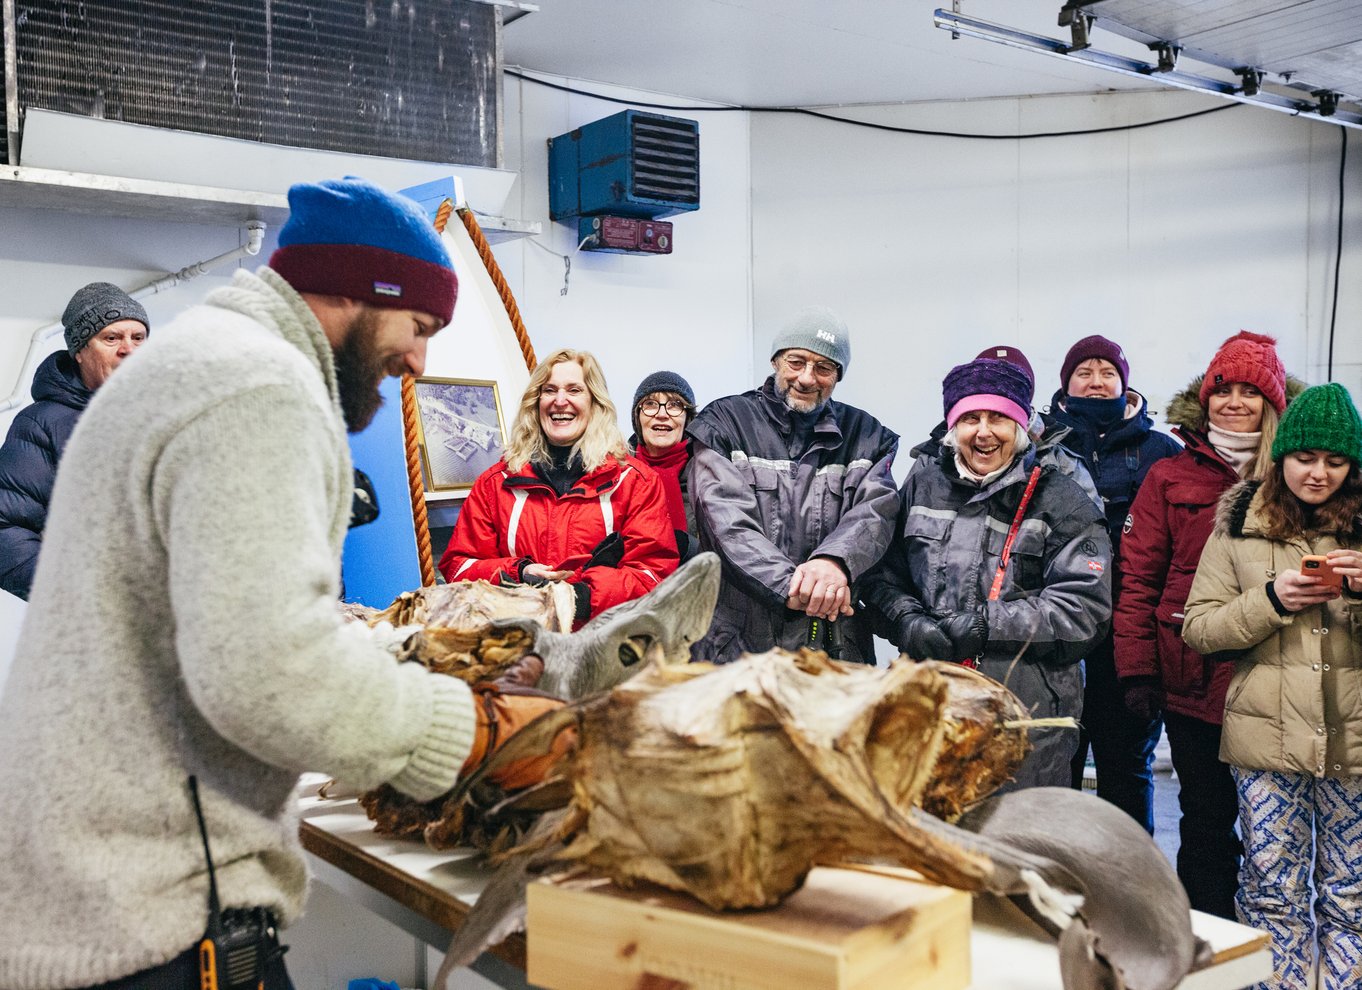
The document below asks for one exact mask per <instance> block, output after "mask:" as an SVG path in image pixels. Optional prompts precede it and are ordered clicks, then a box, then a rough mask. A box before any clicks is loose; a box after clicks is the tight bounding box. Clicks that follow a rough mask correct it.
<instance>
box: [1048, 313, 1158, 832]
mask: <svg viewBox="0 0 1362 990" xmlns="http://www.w3.org/2000/svg"><path fill="white" fill-rule="evenodd" d="M1050 412H1051V414H1052V415H1053V416H1054V418H1055V419H1056V420H1058V421H1059V422H1060V423H1063V424H1064V425H1065V426H1067V427H1069V429H1070V430H1071V431H1072V432H1070V434H1069V435H1068V436H1067V437H1066V438H1065V440H1064V443H1065V444H1066V445H1067V446H1068V447H1069V448H1070V449H1071V450H1073V452H1074V453H1076V454H1077V455H1078V456H1079V457H1081V458H1083V462H1084V463H1085V464H1086V465H1087V466H1088V470H1089V471H1090V472H1092V477H1093V480H1094V481H1095V482H1096V483H1097V492H1098V494H1099V495H1101V496H1102V502H1103V503H1104V505H1105V508H1106V521H1107V532H1108V534H1109V535H1110V536H1111V544H1112V553H1111V559H1112V564H1113V567H1112V571H1113V573H1112V576H1111V577H1112V589H1113V594H1115V593H1116V592H1117V591H1118V590H1119V578H1120V575H1119V573H1116V572H1117V567H1116V566H1115V565H1116V564H1117V563H1118V562H1119V560H1120V553H1121V533H1122V527H1123V526H1124V525H1125V523H1126V517H1127V516H1128V515H1129V514H1130V507H1131V504H1132V503H1133V502H1134V501H1135V494H1136V493H1137V492H1138V491H1139V490H1140V485H1141V484H1142V483H1143V481H1144V477H1145V475H1146V474H1148V473H1149V469H1150V468H1151V467H1152V466H1153V465H1154V463H1155V462H1157V461H1160V460H1162V459H1163V458H1165V457H1172V456H1173V455H1174V454H1176V453H1178V451H1180V450H1181V449H1182V448H1181V447H1180V446H1179V445H1178V442H1177V441H1176V440H1174V439H1173V438H1172V437H1170V436H1169V435H1168V434H1166V433H1160V432H1159V431H1158V430H1155V429H1154V420H1153V419H1152V418H1151V417H1150V415H1149V404H1148V403H1147V402H1146V401H1145V398H1144V396H1143V395H1141V394H1140V393H1139V392H1137V391H1135V390H1134V389H1132V388H1131V387H1130V362H1129V361H1128V360H1127V358H1126V356H1125V352H1124V351H1123V350H1122V349H1121V347H1120V345H1119V344H1117V343H1116V342H1115V341H1112V340H1108V339H1107V338H1106V337H1103V336H1101V335H1100V334H1093V335H1091V336H1088V337H1084V338H1083V339H1082V340H1080V341H1078V342H1077V343H1075V344H1074V345H1073V347H1071V348H1069V352H1068V353H1067V354H1066V355H1065V356H1064V363H1063V365H1062V367H1061V369H1060V387H1059V390H1058V391H1057V392H1055V395H1054V398H1053V399H1052V400H1051V403H1050ZM1112 650H1113V647H1112V637H1111V633H1110V632H1108V633H1107V634H1106V636H1104V637H1103V638H1102V640H1101V641H1100V642H1099V643H1098V644H1097V645H1096V646H1094V647H1093V650H1092V651H1091V652H1090V653H1089V654H1088V656H1087V657H1086V658H1085V660H1084V675H1085V685H1084V690H1083V722H1082V733H1081V735H1080V736H1079V741H1078V752H1077V754H1075V756H1074V761H1073V767H1072V769H1073V775H1072V784H1073V786H1074V787H1075V788H1079V787H1082V784H1083V768H1084V765H1085V764H1086V762H1087V754H1088V746H1089V744H1091V746H1092V754H1093V763H1094V765H1095V766H1096V769H1097V796H1098V797H1101V798H1105V799H1106V800H1108V801H1110V802H1111V803H1112V804H1114V805H1116V806H1117V807H1119V808H1121V809H1122V810H1124V811H1126V812H1127V813H1128V814H1129V815H1130V816H1131V817H1132V818H1134V819H1135V820H1136V821H1137V822H1139V823H1140V824H1141V825H1143V826H1144V827H1145V830H1146V831H1147V832H1149V834H1150V835H1153V834H1154V774H1153V758H1154V746H1155V745H1156V744H1157V743H1158V740H1159V735H1160V733H1161V732H1162V729H1163V723H1162V721H1161V720H1160V719H1159V718H1151V719H1145V718H1141V717H1140V716H1138V715H1135V714H1134V713H1133V712H1131V711H1130V710H1129V709H1128V708H1126V705H1125V701H1124V696H1123V693H1122V691H1121V688H1120V685H1119V683H1118V682H1117V679H1116V662H1115V658H1114V655H1113V652H1112Z"/></svg>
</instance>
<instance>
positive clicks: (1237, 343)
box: [1197, 330, 1286, 415]
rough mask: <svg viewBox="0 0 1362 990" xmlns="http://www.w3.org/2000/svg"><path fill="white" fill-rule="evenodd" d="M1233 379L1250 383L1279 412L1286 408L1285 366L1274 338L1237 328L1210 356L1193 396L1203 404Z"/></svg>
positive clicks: (1230, 383)
mask: <svg viewBox="0 0 1362 990" xmlns="http://www.w3.org/2000/svg"><path fill="white" fill-rule="evenodd" d="M1235 382H1243V383H1244V384H1246V385H1252V386H1254V387H1255V388H1256V389H1258V391H1259V392H1262V393H1263V398H1264V399H1266V400H1267V401H1268V404H1269V405H1271V406H1272V408H1273V409H1275V410H1277V414H1278V415H1281V412H1282V410H1284V409H1285V408H1286V368H1284V367H1282V359H1281V358H1279V357H1278V356H1277V338H1275V337H1269V336H1267V335H1266V334H1261V333H1251V332H1249V331H1248V330H1240V331H1239V332H1238V333H1237V334H1235V335H1234V336H1233V337H1231V338H1230V339H1229V340H1227V341H1225V342H1224V343H1223V344H1221V345H1220V350H1218V351H1216V352H1215V357H1213V358H1211V366H1210V367H1209V368H1207V369H1206V377H1205V378H1203V379H1202V380H1201V391H1200V393H1198V395H1197V398H1199V399H1200V400H1201V404H1202V405H1203V406H1205V405H1206V401H1207V400H1208V399H1209V398H1210V397H1211V392H1212V391H1214V390H1215V389H1216V388H1217V387H1218V386H1220V385H1232V384H1234V383H1235Z"/></svg>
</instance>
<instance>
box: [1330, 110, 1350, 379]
mask: <svg viewBox="0 0 1362 990" xmlns="http://www.w3.org/2000/svg"><path fill="white" fill-rule="evenodd" d="M1339 131H1340V132H1341V133H1342V134H1343V147H1342V149H1341V150H1340V151H1339V155H1338V237H1337V239H1336V240H1335V241H1334V308H1333V312H1332V313H1330V314H1329V362H1328V365H1327V367H1326V371H1327V374H1326V375H1325V379H1324V380H1325V381H1329V382H1331V381H1333V380H1334V328H1335V327H1336V326H1337V325H1338V272H1339V268H1340V266H1341V264H1342V261H1343V177H1344V175H1346V174H1347V169H1348V129H1347V128H1346V127H1340V128H1339Z"/></svg>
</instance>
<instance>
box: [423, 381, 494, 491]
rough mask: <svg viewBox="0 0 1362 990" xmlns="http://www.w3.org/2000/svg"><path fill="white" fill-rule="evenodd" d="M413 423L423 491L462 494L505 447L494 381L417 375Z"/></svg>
mask: <svg viewBox="0 0 1362 990" xmlns="http://www.w3.org/2000/svg"><path fill="white" fill-rule="evenodd" d="M415 385H416V411H417V416H416V421H417V435H418V445H419V446H420V449H421V475H422V477H423V479H424V481H425V486H426V491H427V492H464V493H467V492H468V490H469V489H470V488H472V487H473V482H474V481H476V480H477V479H478V476H479V475H480V474H482V473H483V472H484V471H486V470H487V469H488V468H489V467H491V466H492V465H493V464H496V463H497V461H499V460H501V454H502V451H503V450H504V449H505V447H506V427H505V424H504V423H503V421H502V418H501V396H500V394H499V392H498V389H497V383H496V382H494V381H481V380H478V379H472V378H418V379H416V382H415Z"/></svg>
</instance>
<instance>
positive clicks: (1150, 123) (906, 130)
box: [502, 69, 1242, 141]
mask: <svg viewBox="0 0 1362 990" xmlns="http://www.w3.org/2000/svg"><path fill="white" fill-rule="evenodd" d="M502 71H503V72H505V73H506V75H508V76H511V77H513V78H515V79H523V80H524V81H525V82H531V83H534V84H535V85H537V86H544V87H546V88H548V89H556V90H558V91H560V92H563V93H571V94H573V95H574V96H589V97H591V98H592V99H595V100H604V101H605V102H606V103H619V104H622V105H624V106H630V107H647V108H648V109H649V110H684V111H686V112H689V113H725V112H731V111H735V110H737V111H742V112H744V113H793V114H802V115H804V116H807V117H817V118H819V119H820V120H830V121H833V122H834V123H838V124H850V125H851V126H853V127H868V128H870V129H871V130H876V131H892V132H893V133H895V134H919V135H923V136H925V137H949V138H964V139H967V140H973V141H1022V140H1026V139H1028V138H1055V137H1076V136H1078V135H1082V134H1108V133H1110V132H1112V131H1136V130H1139V129H1140V128H1142V127H1156V126H1158V125H1159V124H1171V123H1174V122H1175V121H1179V120H1190V119H1191V118H1193V117H1204V116H1205V115H1206V114H1208V113H1220V112H1221V111H1223V110H1233V109H1234V108H1235V107H1237V106H1241V105H1242V104H1238V103H1227V104H1226V105H1225V106H1223V107H1211V108H1210V109H1209V110H1197V111H1194V112H1192V113H1184V114H1181V115H1179V116H1177V117H1164V118H1162V119H1160V120H1147V121H1145V122H1144V123H1142V124H1123V125H1121V126H1118V127H1094V128H1091V129H1089V130H1083V131H1047V132H1043V133H1039V134H964V133H961V132H958V131H930V130H925V129H922V128H916V127H894V126H892V125H890V124H873V123H871V122H870V121H867V120H853V119H851V118H849V117H838V116H836V115H835V114H830V113H823V112H821V111H818V110H809V109H807V108H806V107H744V106H738V107H696V106H678V105H676V104H673V103H645V102H643V101H642V100H626V99H623V98H621V97H616V96H603V95H601V94H600V93H592V92H590V91H588V90H584V89H573V88H572V87H571V86H563V85H561V84H559V83H551V82H549V81H548V80H546V79H537V78H535V77H534V76H527V75H525V74H524V73H521V72H516V71H515V70H514V69H503V70H502Z"/></svg>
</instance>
